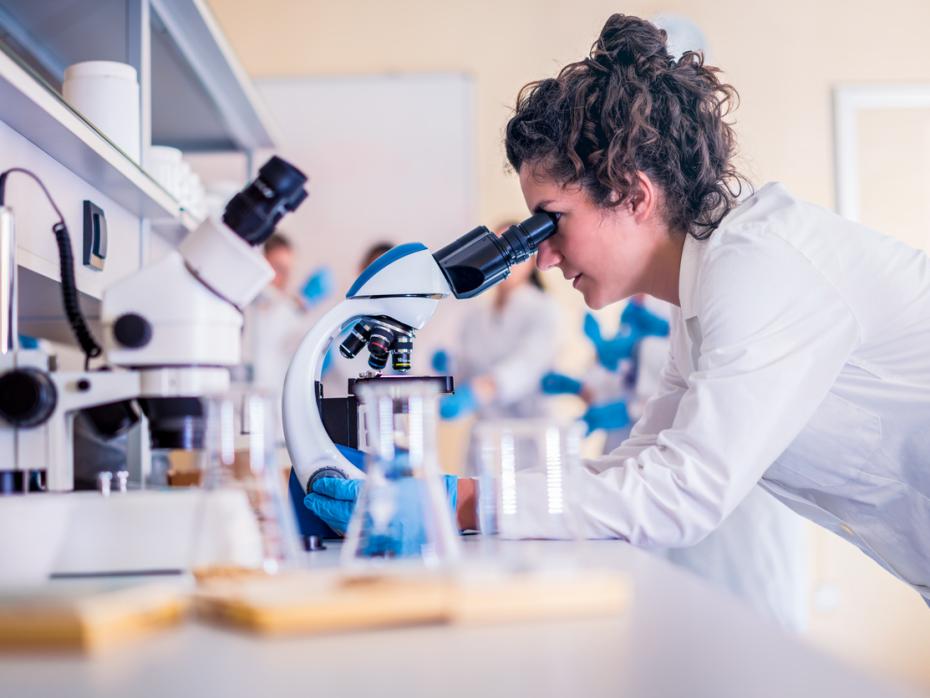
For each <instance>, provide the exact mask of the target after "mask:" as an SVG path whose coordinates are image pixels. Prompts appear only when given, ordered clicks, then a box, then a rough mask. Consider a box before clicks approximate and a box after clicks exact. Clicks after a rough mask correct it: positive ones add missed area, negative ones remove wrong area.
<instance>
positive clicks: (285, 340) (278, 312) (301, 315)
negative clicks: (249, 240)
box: [242, 233, 332, 437]
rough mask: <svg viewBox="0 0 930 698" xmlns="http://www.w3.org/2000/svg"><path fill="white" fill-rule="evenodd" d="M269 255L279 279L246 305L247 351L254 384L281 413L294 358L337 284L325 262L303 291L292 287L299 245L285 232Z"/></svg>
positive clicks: (268, 246) (270, 244) (269, 244)
mask: <svg viewBox="0 0 930 698" xmlns="http://www.w3.org/2000/svg"><path fill="white" fill-rule="evenodd" d="M263 251H264V255H265V259H267V260H268V263H269V264H270V265H271V268H272V269H274V274H275V275H274V279H273V280H272V282H271V283H270V284H269V285H268V286H266V287H265V288H264V289H263V290H262V292H261V293H260V294H259V295H258V297H257V298H256V299H255V300H254V301H253V302H252V303H251V304H250V305H249V306H248V307H247V308H246V309H245V323H244V330H243V335H244V336H243V342H242V346H243V353H244V354H245V363H246V365H250V366H251V372H252V375H251V380H252V384H253V385H254V386H255V387H257V388H260V389H262V390H266V391H268V392H269V393H270V394H271V395H272V396H273V398H274V400H275V404H276V405H277V407H278V410H279V411H280V405H281V394H282V392H283V390H284V377H285V376H286V375H287V368H288V366H289V365H290V363H291V358H292V357H293V356H294V352H295V351H296V350H297V346H298V345H299V344H300V340H301V339H303V337H304V335H305V334H306V333H307V331H308V330H309V329H310V328H311V327H312V326H313V323H314V322H315V320H316V319H317V317H318V316H319V310H320V308H321V304H322V303H323V301H324V300H325V299H326V298H327V297H328V296H329V294H330V291H331V288H332V274H331V272H330V270H329V269H328V268H327V267H325V266H323V267H319V268H318V269H316V270H315V271H314V272H312V273H311V274H310V276H309V277H308V278H307V280H306V281H305V282H304V284H303V286H302V287H301V289H300V292H299V293H295V292H294V291H293V290H292V287H291V283H292V279H293V274H294V249H293V247H292V245H291V243H290V241H289V240H288V239H287V237H285V236H284V235H283V234H281V233H275V234H273V235H272V236H271V237H269V238H268V240H267V241H266V242H265V245H264V249H263ZM277 424H278V432H279V437H283V427H282V426H281V415H280V413H279V414H278V415H277Z"/></svg>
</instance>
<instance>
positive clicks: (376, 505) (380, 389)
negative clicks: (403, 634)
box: [342, 378, 460, 568]
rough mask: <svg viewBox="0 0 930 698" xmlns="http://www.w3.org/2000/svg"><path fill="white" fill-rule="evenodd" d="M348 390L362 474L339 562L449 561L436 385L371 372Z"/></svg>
mask: <svg viewBox="0 0 930 698" xmlns="http://www.w3.org/2000/svg"><path fill="white" fill-rule="evenodd" d="M356 394H357V395H358V397H359V400H360V401H361V404H362V409H361V419H362V429H363V431H364V435H365V437H366V438H365V443H366V446H365V450H366V459H365V460H366V479H365V483H364V485H363V486H362V487H361V490H360V492H359V496H358V501H357V502H356V506H355V509H354V511H353V514H352V519H351V521H350V522H349V528H348V531H347V532H346V538H345V542H344V544H343V548H342V561H343V564H344V565H345V566H347V567H353V568H359V567H379V566H382V565H383V564H385V562H386V561H391V560H402V561H405V562H407V563H415V564H422V565H425V566H428V567H440V566H444V565H447V564H451V563H454V562H455V561H457V560H458V559H459V556H460V546H459V538H458V535H457V532H456V525H455V517H454V512H453V511H452V509H451V507H450V503H449V497H448V495H447V492H446V486H445V484H444V480H443V476H442V473H441V471H440V467H439V460H438V453H437V443H436V440H437V433H438V418H439V396H440V390H439V386H438V385H437V384H436V382H435V381H430V380H425V379H424V380H417V379H413V378H378V379H374V380H371V381H367V382H365V383H363V384H356Z"/></svg>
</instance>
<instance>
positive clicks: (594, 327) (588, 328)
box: [583, 313, 603, 346]
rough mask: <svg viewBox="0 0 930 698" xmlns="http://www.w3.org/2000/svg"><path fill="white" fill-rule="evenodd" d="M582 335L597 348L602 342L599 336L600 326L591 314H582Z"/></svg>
mask: <svg viewBox="0 0 930 698" xmlns="http://www.w3.org/2000/svg"><path fill="white" fill-rule="evenodd" d="M583 327H584V335H585V337H587V338H588V339H590V340H591V343H592V344H594V346H597V345H598V344H600V343H601V341H602V340H603V337H602V336H601V326H600V324H599V323H598V321H597V318H596V317H594V316H593V315H592V314H591V313H585V314H584V325H583Z"/></svg>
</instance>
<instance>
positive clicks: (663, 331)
mask: <svg viewBox="0 0 930 698" xmlns="http://www.w3.org/2000/svg"><path fill="white" fill-rule="evenodd" d="M620 323H621V324H623V325H627V326H628V327H630V329H632V330H633V333H634V334H637V335H639V336H640V337H667V336H668V332H669V324H668V320H666V319H665V318H662V317H659V316H658V315H656V314H655V313H653V312H652V311H651V310H648V309H647V308H646V306H644V305H642V304H641V303H639V302H637V301H633V300H631V301H630V302H629V303H627V304H626V307H625V308H624V309H623V314H622V315H621V316H620Z"/></svg>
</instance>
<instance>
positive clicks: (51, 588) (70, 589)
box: [0, 581, 188, 650]
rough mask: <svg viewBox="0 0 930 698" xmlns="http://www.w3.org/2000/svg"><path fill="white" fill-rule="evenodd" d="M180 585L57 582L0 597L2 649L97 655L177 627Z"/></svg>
mask: <svg viewBox="0 0 930 698" xmlns="http://www.w3.org/2000/svg"><path fill="white" fill-rule="evenodd" d="M187 606H188V600H187V598H186V595H185V594H184V593H182V590H181V589H180V588H179V587H178V586H177V585H171V584H164V583H146V584H138V583H133V584H126V583H117V584H103V585H101V584H100V583H99V582H94V583H82V582H80V581H76V582H74V583H71V582H54V583H52V584H49V585H48V586H46V587H43V588H42V589H41V590H28V591H21V592H15V591H9V592H2V593H0V649H14V650H16V649H32V648H50V649H82V650H98V649H101V648H103V647H107V646H110V645H114V644H116V643H119V642H122V641H125V640H128V639H130V638H132V637H135V636H138V635H142V634H145V633H148V632H152V631H154V630H157V629H160V628H163V627H166V626H169V625H172V624H174V623H176V622H178V621H179V620H180V619H181V618H182V617H183V616H184V613H185V611H186V609H187Z"/></svg>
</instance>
